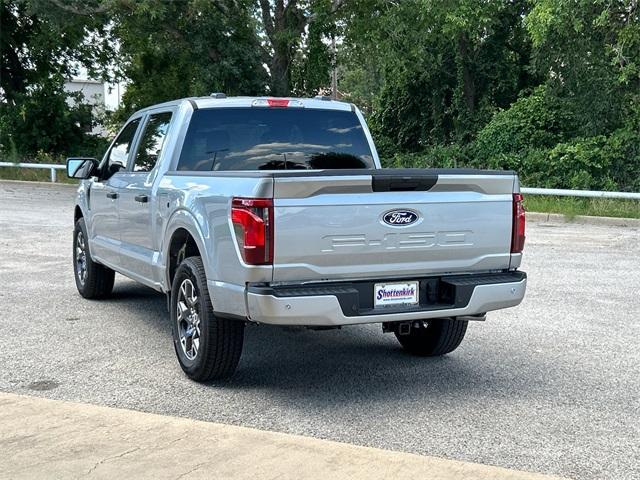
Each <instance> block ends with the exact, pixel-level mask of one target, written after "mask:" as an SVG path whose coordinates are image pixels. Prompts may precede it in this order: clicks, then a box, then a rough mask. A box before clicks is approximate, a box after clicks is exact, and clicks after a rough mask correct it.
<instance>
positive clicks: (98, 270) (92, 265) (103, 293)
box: [72, 218, 115, 299]
mask: <svg viewBox="0 0 640 480" xmlns="http://www.w3.org/2000/svg"><path fill="white" fill-rule="evenodd" d="M88 238H89V237H88V236H87V227H86V225H85V223H84V218H79V219H78V221H77V222H76V225H75V228H74V229H73V255H72V257H73V276H74V278H75V280H76V287H77V288H78V292H80V295H82V296H83V297H84V298H89V299H98V298H105V297H108V296H109V295H110V294H111V292H112V290H113V282H114V279H115V272H114V271H113V270H111V269H110V268H108V267H105V266H104V265H100V264H99V263H96V262H94V261H93V259H92V258H91V252H90V251H89V242H88V241H87V239H88ZM80 247H82V248H80ZM81 252H83V253H84V256H82V254H81ZM82 259H84V269H83V268H82V266H81V263H82Z"/></svg>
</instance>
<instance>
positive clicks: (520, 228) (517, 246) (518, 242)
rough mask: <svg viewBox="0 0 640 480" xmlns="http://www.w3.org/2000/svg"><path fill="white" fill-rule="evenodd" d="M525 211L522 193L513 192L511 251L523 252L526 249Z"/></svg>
mask: <svg viewBox="0 0 640 480" xmlns="http://www.w3.org/2000/svg"><path fill="white" fill-rule="evenodd" d="M525 223H526V221H525V213H524V205H522V194H521V193H514V194H513V226H512V230H511V253H521V252H522V250H523V249H524V239H525V235H524V230H525Z"/></svg>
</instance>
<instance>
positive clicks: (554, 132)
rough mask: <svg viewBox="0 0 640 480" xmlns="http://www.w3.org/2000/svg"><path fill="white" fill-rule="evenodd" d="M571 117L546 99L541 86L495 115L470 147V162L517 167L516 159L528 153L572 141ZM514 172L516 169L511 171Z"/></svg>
mask: <svg viewBox="0 0 640 480" xmlns="http://www.w3.org/2000/svg"><path fill="white" fill-rule="evenodd" d="M574 123H575V119H574V116H573V115H572V114H571V113H570V111H569V110H568V109H567V106H566V105H563V104H562V103H561V102H560V101H559V100H558V99H554V98H551V97H549V96H548V95H547V94H546V88H545V87H544V86H541V87H538V88H536V89H535V90H534V91H533V93H532V94H531V95H529V96H527V97H522V98H520V99H518V100H517V101H516V102H515V103H514V104H513V105H511V107H510V108H508V109H507V110H502V111H500V112H498V113H496V114H495V115H494V116H493V118H492V119H491V121H490V122H489V123H488V124H487V125H486V126H485V127H484V128H483V129H482V130H480V132H478V135H477V137H476V139H475V141H474V143H473V161H474V163H475V164H476V165H477V166H479V167H488V168H505V163H506V164H509V165H512V166H509V167H507V168H514V167H519V166H520V163H521V161H520V160H518V157H519V156H521V155H523V154H527V152H529V151H531V150H540V149H548V148H551V147H553V146H554V145H556V144H557V143H558V142H562V141H564V140H566V139H569V138H571V137H572V134H573V132H574V131H575V129H574V127H573V125H574ZM515 169H518V168H515Z"/></svg>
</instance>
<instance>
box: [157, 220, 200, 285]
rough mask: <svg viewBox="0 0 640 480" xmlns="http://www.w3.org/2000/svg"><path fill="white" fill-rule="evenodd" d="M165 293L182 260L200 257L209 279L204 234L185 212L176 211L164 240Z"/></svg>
mask: <svg viewBox="0 0 640 480" xmlns="http://www.w3.org/2000/svg"><path fill="white" fill-rule="evenodd" d="M163 256H164V259H165V262H164V263H165V275H164V277H165V278H164V282H165V291H167V292H168V291H170V290H171V283H172V282H173V277H174V275H175V272H176V269H177V268H178V265H179V264H180V262H181V261H182V259H184V258H187V257H192V256H200V257H201V258H202V263H203V265H204V268H205V273H206V274H207V277H209V271H208V268H209V261H208V260H209V252H208V251H207V249H206V242H205V234H204V233H203V232H202V229H201V228H200V227H199V225H198V223H197V221H196V219H195V218H194V217H193V216H192V215H191V214H190V213H189V212H187V211H186V210H179V211H177V212H176V213H175V214H174V215H173V216H172V218H171V220H170V222H169V228H167V234H166V236H165V239H164V249H163Z"/></svg>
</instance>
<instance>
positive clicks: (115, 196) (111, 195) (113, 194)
mask: <svg viewBox="0 0 640 480" xmlns="http://www.w3.org/2000/svg"><path fill="white" fill-rule="evenodd" d="M107 198H112V199H116V198H118V194H117V193H116V192H107Z"/></svg>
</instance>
